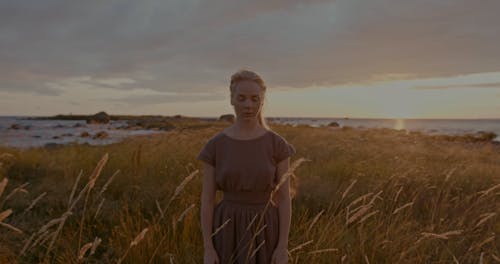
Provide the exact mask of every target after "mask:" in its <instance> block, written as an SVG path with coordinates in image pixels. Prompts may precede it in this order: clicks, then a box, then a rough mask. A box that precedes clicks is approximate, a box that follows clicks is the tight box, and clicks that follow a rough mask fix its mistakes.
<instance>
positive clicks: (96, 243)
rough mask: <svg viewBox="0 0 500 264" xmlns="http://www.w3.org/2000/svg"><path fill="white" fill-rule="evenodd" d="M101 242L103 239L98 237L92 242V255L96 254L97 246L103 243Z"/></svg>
mask: <svg viewBox="0 0 500 264" xmlns="http://www.w3.org/2000/svg"><path fill="white" fill-rule="evenodd" d="M101 242H102V239H100V238H98V237H96V238H95V239H94V242H93V243H92V249H90V255H91V256H92V255H94V253H95V250H96V249H97V246H99V244H101Z"/></svg>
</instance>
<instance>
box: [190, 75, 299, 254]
mask: <svg viewBox="0 0 500 264" xmlns="http://www.w3.org/2000/svg"><path fill="white" fill-rule="evenodd" d="M230 92H231V105H233V107H234V112H235V114H236V120H235V122H234V124H233V125H231V126H230V127H228V128H226V129H224V130H223V131H221V132H219V133H217V134H216V135H215V136H213V137H212V138H210V140H208V142H207V143H206V145H205V146H204V147H203V149H202V150H201V151H200V153H199V155H198V157H197V158H198V159H199V160H201V161H203V162H204V169H203V174H204V175H203V190H202V195H201V224H202V232H203V244H204V263H205V264H213V263H220V264H226V263H254V264H269V263H277V264H282V263H287V262H288V251H287V247H288V233H289V230H290V219H291V201H290V187H289V186H290V184H289V179H288V177H287V180H286V181H285V182H284V184H282V185H280V186H281V187H280V188H279V189H278V190H277V191H276V193H275V195H274V196H273V199H271V197H270V195H271V191H272V190H273V189H274V188H275V187H276V186H277V184H278V182H279V181H280V179H281V177H282V176H283V175H284V174H285V172H287V171H288V167H289V164H290V158H289V157H290V156H292V155H293V154H295V148H294V147H293V146H292V145H290V144H289V143H288V142H287V141H286V140H285V139H284V138H283V137H281V136H280V135H278V134H277V133H276V132H274V131H272V130H270V129H269V127H268V126H267V124H266V123H265V120H264V118H263V117H262V114H261V112H262V107H263V102H264V96H265V92H266V85H265V83H264V81H263V80H262V78H261V77H260V76H259V75H258V74H256V73H254V72H252V71H248V70H241V71H238V72H236V73H235V74H233V75H232V76H231V84H230ZM218 189H219V190H222V191H223V198H222V200H221V201H220V202H219V203H218V204H217V205H214V201H215V192H216V190H218Z"/></svg>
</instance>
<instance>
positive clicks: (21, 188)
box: [4, 182, 29, 201]
mask: <svg viewBox="0 0 500 264" xmlns="http://www.w3.org/2000/svg"><path fill="white" fill-rule="evenodd" d="M28 184H29V182H25V183H23V184H22V185H21V186H19V187H17V188H15V189H14V190H12V191H10V193H9V194H8V195H7V197H5V200H4V201H7V200H9V199H10V198H11V197H12V196H13V195H14V194H16V193H17V192H20V191H21V190H24V187H26V186H28Z"/></svg>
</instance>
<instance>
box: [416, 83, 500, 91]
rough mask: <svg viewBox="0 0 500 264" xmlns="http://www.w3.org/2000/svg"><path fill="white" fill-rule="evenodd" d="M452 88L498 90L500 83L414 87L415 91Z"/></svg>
mask: <svg viewBox="0 0 500 264" xmlns="http://www.w3.org/2000/svg"><path fill="white" fill-rule="evenodd" d="M452 88H497V89H500V83H478V84H455V85H444V86H439V85H435V86H432V85H431V86H418V87H415V89H417V90H442V89H452Z"/></svg>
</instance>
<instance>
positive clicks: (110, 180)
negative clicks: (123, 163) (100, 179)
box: [98, 170, 120, 197]
mask: <svg viewBox="0 0 500 264" xmlns="http://www.w3.org/2000/svg"><path fill="white" fill-rule="evenodd" d="M118 173H120V170H117V171H115V173H113V175H111V177H109V179H108V180H107V181H106V183H105V184H104V186H102V189H101V191H99V194H98V196H99V197H100V196H101V195H102V194H103V193H104V192H105V191H106V190H107V189H108V186H109V185H110V184H111V182H112V181H113V179H114V178H115V176H116V175H118Z"/></svg>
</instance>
